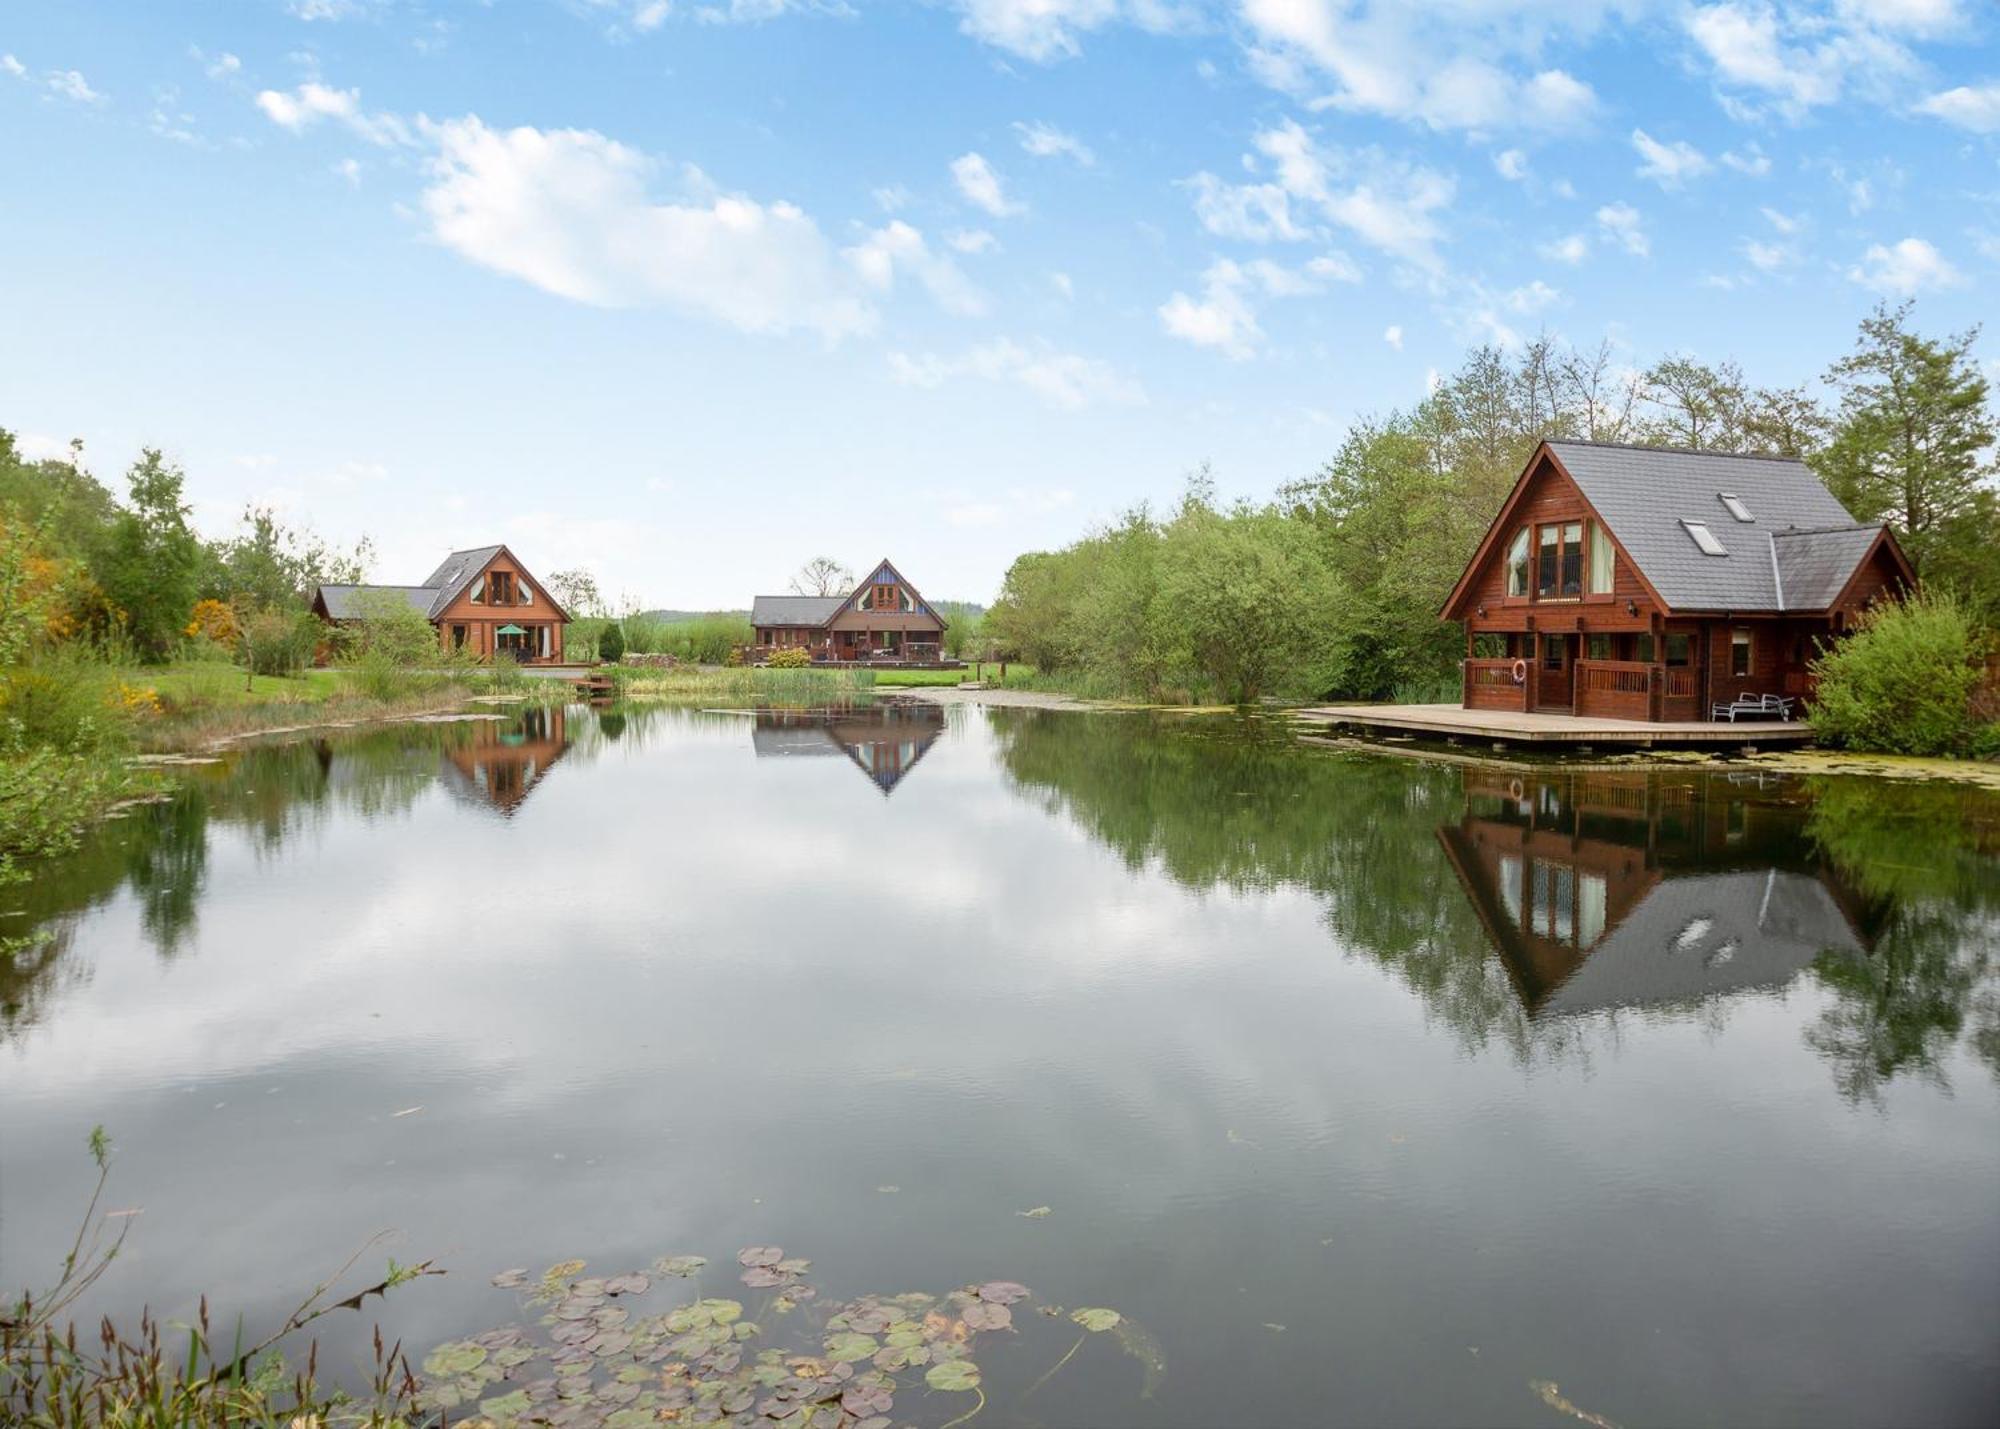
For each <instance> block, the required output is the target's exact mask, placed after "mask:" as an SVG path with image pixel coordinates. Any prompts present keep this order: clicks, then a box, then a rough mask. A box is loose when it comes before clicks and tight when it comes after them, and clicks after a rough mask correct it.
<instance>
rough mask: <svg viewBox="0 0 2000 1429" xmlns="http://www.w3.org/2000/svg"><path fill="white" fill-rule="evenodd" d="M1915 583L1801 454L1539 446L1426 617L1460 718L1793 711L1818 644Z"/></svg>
mask: <svg viewBox="0 0 2000 1429" xmlns="http://www.w3.org/2000/svg"><path fill="white" fill-rule="evenodd" d="M1914 580H1915V578H1914V575H1913V573H1912V571H1911V568H1910V564H1909V562H1908V560H1906V559H1905V558H1904V556H1903V552H1902V550H1901V549H1900V548H1899V547H1898V546H1897V544H1896V539H1895V537H1894V535H1892V534H1891V533H1890V531H1889V529H1888V527H1886V526H1883V525H1868V524H1864V523H1861V522H1858V521H1856V520H1855V519H1854V517H1853V516H1852V515H1851V514H1849V512H1848V511H1847V509H1846V508H1845V507H1843V506H1842V505H1841V504H1840V503H1839V502H1838V501H1836V500H1835V499H1834V497H1833V495H1832V493H1830V492H1829V491H1828V490H1827V489H1826V487H1825V486H1823V485H1822V484H1821V483H1820V481H1819V478H1817V477H1816V476H1814V475H1813V474H1812V472H1811V471H1809V470H1808V469H1807V468H1806V466H1805V464H1804V463H1803V462H1800V461H1796V460H1793V459H1791V458H1786V457H1770V456H1736V455H1725V454H1721V453H1716V452H1696V451H1681V450H1673V449H1668V448H1660V447H1632V446H1617V445H1612V444H1609V443H1601V442H1569V441H1550V442H1543V443H1542V444H1541V445H1540V446H1539V447H1537V448H1536V449H1535V453H1534V455H1533V456H1532V457H1531V458H1530V459H1529V461H1528V465H1527V468H1526V469H1525V470H1524V471H1523V472H1522V473H1521V476H1520V479H1519V480H1518V481H1516V482H1515V483H1514V489H1513V491H1512V493H1511V494H1510V495H1509V496H1508V498H1507V501H1506V503H1505V505H1503V506H1502V507H1501V508H1500V513H1499V515H1498V516H1496V517H1495V518H1494V520H1493V524H1492V526H1491V527H1489V528H1488V530H1487V532H1486V536H1485V538H1484V539H1483V540H1482V541H1481V542H1480V544H1479V549H1478V550H1477V551H1476V552H1475V553H1474V555H1473V557H1472V560H1471V562H1470V563H1469V564H1468V565H1467V566H1466V568H1465V572H1464V574H1463V575H1461V576H1460V577H1459V580H1458V584H1457V586H1455V587H1454V588H1453V590H1452V593H1451V597H1450V599H1449V600H1447V601H1446V602H1445V606H1444V609H1443V611H1442V612H1441V616H1442V618H1443V619H1446V620H1455V621H1461V622H1463V623H1464V626H1465V638H1466V646H1465V661H1464V666H1463V669H1464V678H1463V706H1464V708H1465V709H1467V710H1491V711H1504V712H1509V713H1516V714H1550V713H1553V714H1561V715H1573V716H1579V717H1593V718H1597V719H1612V720H1643V721H1653V722H1679V721H1709V720H1721V719H1730V720H1734V719H1735V718H1738V717H1742V716H1745V715H1746V714H1747V715H1749V716H1751V717H1756V716H1759V715H1761V716H1767V717H1771V718H1796V717H1797V715H1798V712H1799V708H1800V706H1802V705H1803V703H1804V702H1805V701H1806V700H1807V699H1809V698H1810V696H1811V693H1812V691H1811V675H1810V673H1809V666H1810V663H1811V661H1812V660H1813V658H1814V656H1815V654H1816V653H1817V650H1818V647H1819V645H1820V643H1821V642H1823V641H1825V640H1827V639H1828V638H1830V637H1833V636H1837V635H1839V634H1841V633H1843V632H1844V631H1845V630H1847V629H1848V628H1849V627H1850V626H1851V625H1852V624H1853V622H1854V621H1855V619H1856V618H1857V617H1858V616H1859V615H1860V614H1861V613H1862V611H1864V610H1865V609H1867V607H1868V606H1869V605H1870V604H1872V603H1873V602H1875V601H1877V600H1881V599H1884V598H1885V597H1892V596H1895V595H1898V594H1900V593H1902V592H1903V591H1906V590H1908V589H1910V588H1911V587H1912V586H1913V584H1914ZM1753 704H1754V705H1757V706H1758V708H1757V709H1755V710H1752V709H1751V708H1750V707H1751V706H1752V705H1753ZM1781 710H1782V711H1784V713H1782V714H1780V713H1779V711H1781Z"/></svg>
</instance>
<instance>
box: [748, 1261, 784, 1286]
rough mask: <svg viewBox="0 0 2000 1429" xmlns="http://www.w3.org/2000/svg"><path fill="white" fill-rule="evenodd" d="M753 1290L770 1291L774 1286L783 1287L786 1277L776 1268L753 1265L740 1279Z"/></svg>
mask: <svg viewBox="0 0 2000 1429" xmlns="http://www.w3.org/2000/svg"><path fill="white" fill-rule="evenodd" d="M740 1278H741V1279H742V1281H743V1283H744V1284H745V1285H747V1286H749V1287H750V1288H751V1289H752V1290H769V1289H770V1288H771V1287H772V1286H774V1285H783V1284H784V1283H785V1276H784V1275H783V1274H781V1273H780V1272H779V1271H778V1269H777V1268H776V1267H775V1266H769V1265H753V1266H751V1267H750V1268H749V1269H748V1270H746V1271H744V1272H743V1274H742V1276H741V1277H740Z"/></svg>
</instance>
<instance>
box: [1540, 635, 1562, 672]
mask: <svg viewBox="0 0 2000 1429" xmlns="http://www.w3.org/2000/svg"><path fill="white" fill-rule="evenodd" d="M1562 667H1563V637H1562V636H1560V635H1544V636H1543V637H1542V668H1543V669H1545V670H1560V669H1561V668H1562Z"/></svg>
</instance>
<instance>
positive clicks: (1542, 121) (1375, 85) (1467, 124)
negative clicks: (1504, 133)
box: [1240, 0, 1615, 132]
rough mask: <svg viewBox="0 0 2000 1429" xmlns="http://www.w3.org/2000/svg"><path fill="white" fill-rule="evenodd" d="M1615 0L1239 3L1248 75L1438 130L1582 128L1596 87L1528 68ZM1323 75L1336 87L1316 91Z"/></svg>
mask: <svg viewBox="0 0 2000 1429" xmlns="http://www.w3.org/2000/svg"><path fill="white" fill-rule="evenodd" d="M1614 4H1615V0H1560V3H1537V2H1536V0H1506V3H1488V4H1478V5H1453V6H1451V7H1450V10H1451V13H1450V14H1449V15H1442V16H1441V15H1437V14H1435V13H1432V12H1433V11H1434V10H1436V9H1437V8H1438V7H1435V6H1430V7H1426V6H1420V5H1415V4H1411V3H1408V0H1241V4H1240V13H1241V15H1242V18H1243V20H1244V22H1245V23H1246V24H1247V26H1248V27H1249V29H1250V32H1251V34H1252V35H1253V36H1254V44H1253V47H1252V50H1251V54H1250V63H1251V68H1252V72H1253V73H1255V74H1257V75H1258V77H1259V78H1261V79H1262V80H1263V81H1264V82H1265V83H1267V84H1270V85H1271V86H1272V87H1274V88H1277V89H1281V90H1284V91H1286V92H1288V93H1293V94H1295V95H1298V96H1300V97H1302V98H1309V102H1311V103H1312V104H1313V105H1314V106H1315V107H1330V108H1337V109H1343V110H1349V111H1354V112H1360V113H1369V114H1381V115H1386V116H1388V117H1390V118H1396V119H1404V120H1410V121H1413V122H1416V123H1421V124H1424V125H1427V126H1428V127H1430V128H1433V129H1465V130H1472V131H1482V132H1483V131H1500V130H1511V129H1529V130H1561V129H1571V128H1575V127H1577V126H1578V125H1580V124H1581V123H1583V122H1584V121H1585V120H1587V119H1588V118H1589V117H1590V115H1591V114H1592V113H1593V112H1594V111H1595V109H1596V107H1597V97H1596V95H1595V93H1594V92H1593V91H1592V90H1591V88H1590V86H1589V85H1588V84H1586V83H1584V82H1583V81H1582V80H1579V79H1577V78H1576V77H1575V76H1574V75H1571V74H1569V73H1568V72H1566V71H1564V70H1560V69H1540V70H1534V71H1532V72H1531V71H1530V69H1529V66H1530V65H1532V64H1533V63H1534V62H1535V60H1536V58H1537V57H1538V55H1539V53H1540V52H1541V51H1542V50H1543V49H1545V48H1546V47H1547V42H1548V40H1549V39H1550V38H1551V36H1552V35H1553V34H1557V33H1561V34H1565V35H1568V36H1571V37H1582V36H1585V35H1587V34H1589V33H1590V32H1591V31H1592V30H1594V29H1595V28H1596V27H1597V25H1598V24H1599V22H1600V21H1601V20H1602V18H1603V12H1604V11H1606V10H1607V9H1610V8H1613V5H1614ZM1322 80H1324V81H1330V82H1331V84H1332V86H1333V88H1332V92H1331V93H1328V94H1324V95H1320V96H1318V97H1316V98H1311V97H1309V91H1310V89H1312V88H1313V87H1315V86H1316V85H1317V84H1318V83H1320V82H1321V81H1322Z"/></svg>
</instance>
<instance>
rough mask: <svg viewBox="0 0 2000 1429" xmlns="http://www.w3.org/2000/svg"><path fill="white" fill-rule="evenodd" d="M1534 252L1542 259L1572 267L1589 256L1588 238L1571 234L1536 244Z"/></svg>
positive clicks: (1580, 234) (1578, 234)
mask: <svg viewBox="0 0 2000 1429" xmlns="http://www.w3.org/2000/svg"><path fill="white" fill-rule="evenodd" d="M1535 251H1536V252H1537V253H1540V254H1541V255H1542V256H1543V257H1544V258H1553V259H1555V260H1556V261H1557V262H1558V263H1567V264H1569V265H1570V266H1572V267H1574V266H1575V265H1577V264H1578V263H1581V262H1582V261H1583V260H1584V259H1586V258H1588V257H1589V256H1590V238H1589V237H1588V235H1586V234H1582V233H1571V234H1567V235H1565V236H1564V237H1561V238H1557V239H1553V240H1551V241H1550V242H1547V243H1541V244H1537V245H1536V247H1535Z"/></svg>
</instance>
